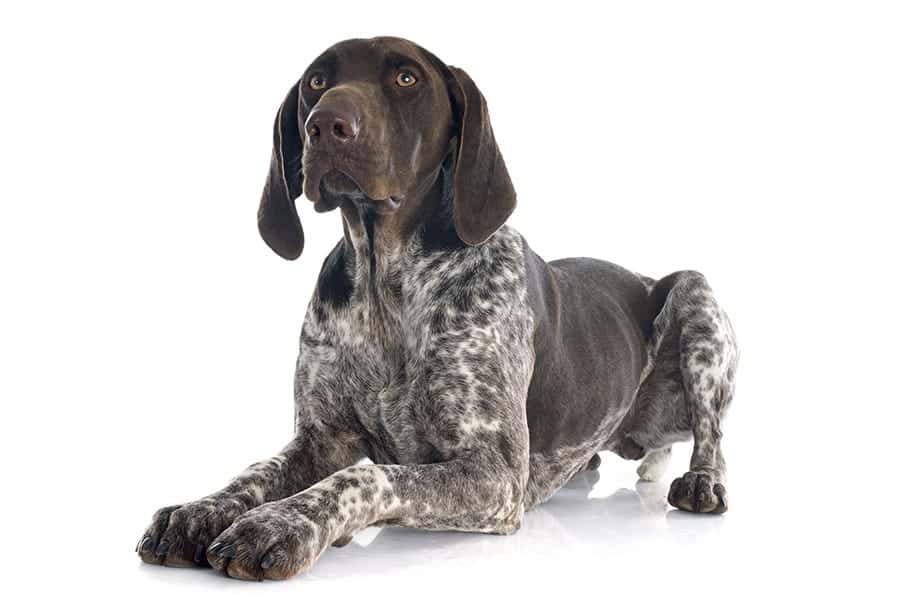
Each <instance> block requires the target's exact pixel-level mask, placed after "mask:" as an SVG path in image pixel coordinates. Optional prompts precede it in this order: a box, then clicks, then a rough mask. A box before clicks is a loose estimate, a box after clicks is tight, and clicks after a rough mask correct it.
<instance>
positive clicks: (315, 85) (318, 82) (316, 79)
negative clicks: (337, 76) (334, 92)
mask: <svg viewBox="0 0 900 600" xmlns="http://www.w3.org/2000/svg"><path fill="white" fill-rule="evenodd" d="M327 83H328V82H327V81H325V76H324V75H322V74H321V73H316V74H315V75H313V76H312V77H310V78H309V87H311V88H312V89H314V90H321V89H324V88H325V85H326V84H327Z"/></svg>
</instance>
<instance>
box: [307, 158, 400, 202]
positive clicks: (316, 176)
mask: <svg viewBox="0 0 900 600" xmlns="http://www.w3.org/2000/svg"><path fill="white" fill-rule="evenodd" d="M379 187H383V186H378V185H377V184H373V185H372V186H367V187H364V186H362V185H360V184H359V183H358V180H357V179H355V178H354V177H353V175H351V174H350V173H349V172H348V169H342V168H339V167H334V166H332V165H327V166H326V167H325V168H322V167H319V166H318V165H314V166H312V167H311V168H309V169H308V171H307V173H306V174H305V180H304V186H303V188H304V193H305V194H306V197H307V198H309V199H310V200H312V202H313V207H314V208H315V210H316V212H326V211H329V210H332V209H334V208H337V207H338V206H341V205H342V204H344V203H346V202H352V203H353V204H354V205H356V206H358V207H366V208H369V209H371V210H373V211H375V212H376V213H378V214H390V213H393V212H395V211H396V210H397V209H399V208H400V204H401V203H402V199H401V198H400V197H399V196H397V195H392V194H388V193H385V191H383V190H378V188H379ZM376 190H377V191H376Z"/></svg>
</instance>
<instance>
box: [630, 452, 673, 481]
mask: <svg viewBox="0 0 900 600" xmlns="http://www.w3.org/2000/svg"><path fill="white" fill-rule="evenodd" d="M670 458H672V446H666V447H665V448H660V449H659V450H651V451H650V452H649V453H648V454H647V456H645V457H644V460H642V461H641V464H640V466H639V467H638V469H637V473H638V477H640V478H641V481H657V480H659V478H660V477H662V476H663V474H664V473H665V472H666V467H668V466H669V459H670Z"/></svg>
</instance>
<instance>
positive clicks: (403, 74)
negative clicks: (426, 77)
mask: <svg viewBox="0 0 900 600" xmlns="http://www.w3.org/2000/svg"><path fill="white" fill-rule="evenodd" d="M416 81H418V79H416V76H415V75H413V74H412V73H410V72H409V71H400V72H399V73H397V85H399V86H400V87H409V86H411V85H416Z"/></svg>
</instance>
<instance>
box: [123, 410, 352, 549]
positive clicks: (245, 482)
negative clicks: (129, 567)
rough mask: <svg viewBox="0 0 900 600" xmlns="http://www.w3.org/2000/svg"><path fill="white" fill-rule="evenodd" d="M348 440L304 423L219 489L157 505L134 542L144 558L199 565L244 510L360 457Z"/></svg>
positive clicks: (299, 486)
mask: <svg viewBox="0 0 900 600" xmlns="http://www.w3.org/2000/svg"><path fill="white" fill-rule="evenodd" d="M355 448H356V446H355V445H354V444H353V443H352V440H345V439H342V436H341V435H339V434H336V433H335V432H330V431H327V430H324V429H322V428H318V427H305V428H300V429H298V431H297V435H296V437H295V438H294V439H293V440H292V441H291V442H290V443H289V444H288V445H287V446H286V447H285V448H284V449H283V450H282V451H281V452H280V453H279V454H277V455H276V456H273V457H272V458H269V459H267V460H264V461H261V462H258V463H255V464H253V465H251V466H249V467H248V468H247V469H245V470H244V471H243V472H242V473H241V474H240V475H238V476H237V477H235V478H234V479H233V480H232V481H231V482H230V483H229V484H228V485H226V486H225V487H224V488H222V489H221V490H219V491H217V492H214V493H212V494H209V495H208V496H205V497H203V498H201V499H199V500H196V501H194V502H188V503H186V504H178V505H174V506H167V507H164V508H161V509H160V510H158V511H157V512H156V514H154V515H153V519H152V521H151V523H150V526H149V527H148V528H147V530H146V532H145V533H144V535H143V537H142V538H141V540H140V542H138V548H137V550H138V553H139V554H140V556H141V559H142V560H143V561H144V562H147V563H151V564H165V565H174V566H191V565H198V566H205V565H206V564H207V561H206V549H207V548H208V547H209V544H210V543H211V542H212V541H213V540H214V539H215V538H216V537H217V536H218V535H219V534H220V533H222V531H224V530H225V529H226V528H227V527H228V526H230V525H231V524H232V522H234V520H235V519H236V518H237V517H239V516H240V515H241V514H243V513H245V512H247V511H248V510H250V509H252V508H254V507H256V506H259V505H261V504H263V503H265V502H271V501H273V500H278V499H281V498H285V497H287V496H290V495H291V494H295V493H297V492H298V491H300V490H303V489H305V488H307V487H309V486H310V485H312V484H314V483H316V482H317V481H321V480H322V479H323V478H325V477H327V476H328V475H329V474H331V473H334V472H335V471H337V470H338V469H341V468H343V467H345V466H347V465H348V464H353V463H354V462H356V460H358V459H359V458H360V457H361V454H360V453H359V452H357V451H356V450H355Z"/></svg>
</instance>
